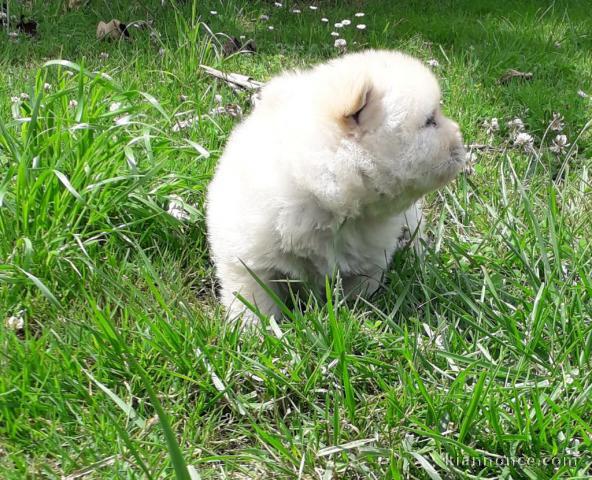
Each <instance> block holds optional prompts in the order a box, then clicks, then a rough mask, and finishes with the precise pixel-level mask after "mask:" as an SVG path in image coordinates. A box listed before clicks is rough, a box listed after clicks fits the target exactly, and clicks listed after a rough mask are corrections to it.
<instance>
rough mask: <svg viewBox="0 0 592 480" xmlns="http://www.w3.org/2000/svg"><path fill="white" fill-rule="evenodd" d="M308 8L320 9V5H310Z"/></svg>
mask: <svg viewBox="0 0 592 480" xmlns="http://www.w3.org/2000/svg"><path fill="white" fill-rule="evenodd" d="M308 8H310V9H311V10H318V9H319V7H317V6H316V5H309V6H308Z"/></svg>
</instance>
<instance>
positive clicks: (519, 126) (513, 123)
mask: <svg viewBox="0 0 592 480" xmlns="http://www.w3.org/2000/svg"><path fill="white" fill-rule="evenodd" d="M508 128H509V129H510V133H511V134H512V135H515V134H517V133H518V132H521V131H522V130H524V122H523V121H522V120H521V119H520V118H518V117H516V118H515V119H514V120H510V121H509V122H508Z"/></svg>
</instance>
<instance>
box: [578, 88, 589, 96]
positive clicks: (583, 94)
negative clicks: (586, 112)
mask: <svg viewBox="0 0 592 480" xmlns="http://www.w3.org/2000/svg"><path fill="white" fill-rule="evenodd" d="M578 96H579V97H582V98H588V97H590V95H588V94H587V93H586V92H584V90H578Z"/></svg>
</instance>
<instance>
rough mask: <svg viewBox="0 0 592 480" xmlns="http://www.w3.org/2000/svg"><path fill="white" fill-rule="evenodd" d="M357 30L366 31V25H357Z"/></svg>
mask: <svg viewBox="0 0 592 480" xmlns="http://www.w3.org/2000/svg"><path fill="white" fill-rule="evenodd" d="M356 28H357V29H358V30H366V25H364V24H363V23H360V24H358V25H356Z"/></svg>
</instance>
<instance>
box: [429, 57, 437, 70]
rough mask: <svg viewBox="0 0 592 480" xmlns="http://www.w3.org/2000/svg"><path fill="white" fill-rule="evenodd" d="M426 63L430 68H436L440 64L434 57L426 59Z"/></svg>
mask: <svg viewBox="0 0 592 480" xmlns="http://www.w3.org/2000/svg"><path fill="white" fill-rule="evenodd" d="M427 64H428V65H429V66H430V67H432V68H438V67H439V66H440V62H438V60H436V59H435V58H432V59H430V60H428V61H427Z"/></svg>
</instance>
